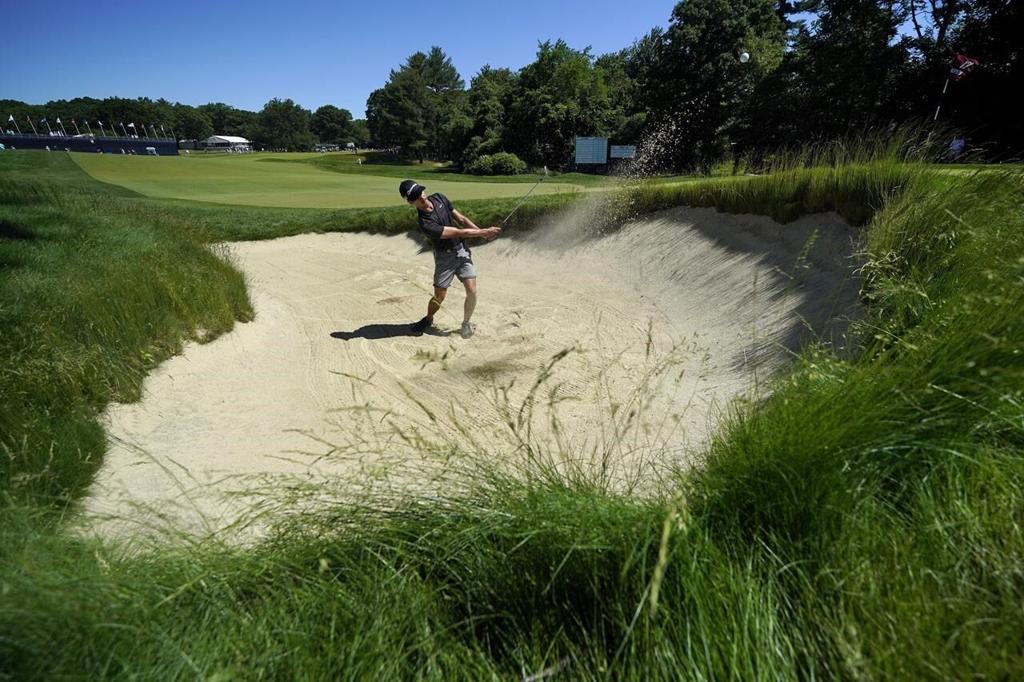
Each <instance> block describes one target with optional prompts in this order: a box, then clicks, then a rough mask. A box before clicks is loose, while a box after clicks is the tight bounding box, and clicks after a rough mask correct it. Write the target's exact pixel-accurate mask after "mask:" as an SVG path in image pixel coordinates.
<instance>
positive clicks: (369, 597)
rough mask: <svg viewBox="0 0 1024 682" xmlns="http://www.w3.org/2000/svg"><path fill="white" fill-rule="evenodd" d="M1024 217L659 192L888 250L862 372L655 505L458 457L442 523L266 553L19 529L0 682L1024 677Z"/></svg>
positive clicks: (429, 500) (38, 519)
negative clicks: (851, 227)
mask: <svg viewBox="0 0 1024 682" xmlns="http://www.w3.org/2000/svg"><path fill="white" fill-rule="evenodd" d="M1022 189H1024V180H1022V176H1021V175H1020V174H1014V173H989V174H977V175H950V174H942V173H937V172H935V171H934V169H932V168H930V167H927V166H924V165H920V164H916V163H905V162H903V161H902V160H900V159H895V160H890V161H886V160H884V159H876V160H874V161H873V162H871V163H854V164H848V163H836V164H833V165H827V166H822V167H817V168H812V169H794V170H791V171H788V172H786V173H777V174H774V175H770V176H765V177H759V178H742V179H736V180H728V181H719V180H713V181H710V182H707V183H700V184H694V185H692V186H685V187H680V188H667V187H661V188H657V189H654V190H650V189H641V190H640V193H639V194H637V195H636V196H638V197H639V198H638V199H637V201H636V203H635V204H634V205H633V206H632V207H631V208H630V210H631V211H634V212H641V211H643V210H650V209H653V208H658V207H663V206H667V205H672V202H676V201H678V202H685V203H691V204H699V205H710V206H716V207H718V208H720V209H723V210H730V211H737V212H766V213H770V214H775V215H778V216H780V217H789V216H792V215H795V214H797V213H800V212H801V211H812V210H837V211H839V212H841V213H843V214H844V215H847V217H848V219H850V220H853V221H854V222H858V223H860V224H864V225H865V227H864V231H863V237H864V241H863V244H864V252H865V253H864V257H865V261H866V264H865V266H864V273H865V281H866V282H867V285H866V289H865V291H864V299H865V301H866V303H867V305H868V313H867V317H866V319H865V320H864V321H863V323H862V324H861V325H860V327H859V329H858V333H857V338H858V339H859V343H860V352H859V353H858V354H857V355H856V356H854V357H852V358H843V359H840V358H836V357H833V356H831V355H829V354H828V352H827V350H826V349H823V348H815V347H812V348H808V349H807V350H806V351H805V352H804V353H803V354H802V355H801V356H800V357H799V358H798V359H797V361H796V362H795V364H794V366H793V367H792V368H791V369H790V370H789V371H787V372H786V373H785V374H783V375H782V376H780V377H779V378H778V379H777V380H776V383H775V384H774V386H773V392H772V394H771V396H770V397H769V398H767V399H766V400H762V401H760V402H750V403H739V404H736V405H734V406H733V407H732V410H731V412H730V414H729V416H728V419H727V421H726V424H725V425H724V428H723V429H722V431H721V432H720V433H719V435H718V436H717V437H716V438H715V440H714V441H713V443H712V444H711V446H710V448H709V451H708V453H707V458H706V462H705V464H704V465H703V466H701V467H700V468H698V469H696V470H693V471H687V472H678V474H677V475H676V478H675V479H674V480H673V483H672V485H670V486H669V487H668V489H667V490H666V492H664V493H662V494H658V495H653V496H650V497H645V498H635V497H624V496H622V495H618V494H616V493H614V492H612V491H610V490H608V489H607V488H606V487H604V486H603V485H602V484H601V483H600V481H598V480H594V479H588V478H587V477H585V476H573V477H566V476H562V475H559V473H558V471H557V470H555V469H554V468H551V467H547V466H544V465H543V464H538V463H537V462H536V461H533V462H530V461H529V460H528V461H527V463H525V464H523V465H522V467H521V468H520V469H518V470H517V469H516V468H515V467H512V468H511V470H509V471H507V472H506V473H502V472H499V471H494V470H488V469H486V468H481V467H474V466H471V465H472V463H473V462H477V461H486V459H487V457H488V456H489V453H462V454H459V453H451V452H448V456H449V457H452V458H453V460H452V461H454V462H459V461H463V462H466V463H467V467H468V468H466V470H465V471H464V474H465V475H464V476H461V477H460V478H459V481H460V483H459V485H457V486H455V485H453V486H452V487H450V488H445V489H442V491H441V492H439V493H438V492H435V493H433V494H430V495H417V494H413V493H411V492H410V493H408V494H407V495H406V496H405V497H397V498H396V497H394V496H387V497H374V496H373V495H369V496H366V497H358V498H354V499H353V498H352V497H351V495H350V494H348V493H346V494H341V493H339V494H338V495H337V496H336V497H332V496H331V495H330V494H329V493H328V492H327V491H318V495H317V497H316V498H315V499H316V500H317V501H318V502H319V504H318V505H317V506H316V507H313V508H311V509H309V510H308V511H306V512H305V513H303V514H299V515H296V516H295V517H294V518H292V519H291V520H289V521H286V522H284V523H282V524H281V525H280V526H279V527H278V528H277V530H276V531H275V532H273V533H271V534H270V535H269V536H268V537H266V538H265V539H264V540H263V541H261V542H259V543H258V544H256V545H255V546H249V547H244V548H239V547H224V546H220V545H219V544H218V543H217V542H216V541H213V540H210V541H207V542H204V543H201V544H198V545H196V544H193V545H184V546H176V545H171V546H154V547H150V548H149V549H148V550H147V551H144V552H143V553H141V554H131V555H129V554H126V553H124V552H123V551H122V550H119V549H118V548H116V547H109V546H101V545H98V544H96V543H95V542H93V541H89V540H83V539H77V538H74V537H72V536H69V535H67V534H66V532H65V531H62V530H61V529H60V528H59V527H56V528H55V527H54V526H53V525H52V521H51V519H49V517H48V516H45V515H42V514H41V512H39V511H38V510H33V508H32V507H24V506H17V507H10V506H9V507H7V508H5V509H4V511H3V512H2V513H3V518H2V519H0V562H2V563H0V595H2V598H0V671H3V673H2V674H6V675H8V676H10V677H12V678H16V679H52V678H55V677H88V678H107V677H119V678H123V677H146V678H161V679H164V678H172V679H173V678H190V679H192V678H196V677H203V678H209V679H221V680H226V679H291V678H302V679H322V678H344V679H366V678H418V679H485V678H499V679H506V678H508V679H515V678H528V677H530V676H535V678H536V676H538V675H539V676H542V677H543V678H544V679H587V678H599V679H645V680H646V679H673V680H674V679H742V680H747V679H772V680H776V679H810V678H827V679H833V678H839V679H865V678H884V679H964V678H968V677H974V678H978V679H1015V678H1017V677H1020V676H1021V674H1022V673H1024V654H1022V651H1021V642H1022V641H1024V610H1022V606H1021V605H1022V604H1024V570H1022V569H1021V567H1022V566H1024V537H1022V530H1021V529H1022V528H1024V518H1022V517H1024V504H1022V501H1024V458H1022V455H1024V328H1022V326H1024V316H1022V314H1021V313H1022V311H1024V212H1022V210H1021V196H1022ZM105 201H109V200H105ZM127 201H128V203H129V204H131V203H132V202H137V201H139V200H137V199H127ZM157 205H159V206H163V207H166V206H167V204H152V205H151V206H157ZM401 208H402V209H405V207H401ZM5 210H7V209H5ZM18 210H21V209H18ZM139 210H141V208H140V209H139ZM197 210H198V209H197ZM202 210H205V209H202ZM406 210H407V209H406ZM858 217H859V219H857V218H858ZM184 222H186V223H187V224H203V221H201V220H198V219H196V218H195V215H189V219H188V220H187V221H184ZM168 227H169V228H171V226H170V225H169V226H168ZM20 229H28V230H31V229H33V228H32V226H28V227H27V228H20ZM171 231H173V230H171ZM2 300H3V301H4V305H5V306H6V305H7V300H8V299H7V298H6V297H5V298H4V299H2ZM165 304H166V303H160V305H165ZM5 310H6V307H5ZM526 442H527V444H528V440H527V441H526ZM442 445H443V444H442ZM503 471H504V470H503ZM325 499H336V501H334V502H330V503H325V502H324V500H325Z"/></svg>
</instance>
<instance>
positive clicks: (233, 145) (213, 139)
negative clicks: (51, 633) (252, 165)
mask: <svg viewBox="0 0 1024 682" xmlns="http://www.w3.org/2000/svg"><path fill="white" fill-rule="evenodd" d="M203 148H204V149H206V151H222V152H251V151H252V143H251V142H249V140H247V139H245V138H244V137H236V136H234V135H211V136H210V137H208V138H206V139H205V140H203Z"/></svg>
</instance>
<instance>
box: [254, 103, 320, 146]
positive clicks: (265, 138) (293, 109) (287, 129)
mask: <svg viewBox="0 0 1024 682" xmlns="http://www.w3.org/2000/svg"><path fill="white" fill-rule="evenodd" d="M310 118H311V114H310V112H309V110H308V109H303V108H302V107H300V106H299V105H298V104H296V103H295V102H293V101H292V100H290V99H285V100H282V99H277V98H274V99H272V100H270V101H269V102H267V103H266V104H265V105H264V106H263V110H262V111H260V113H259V139H260V141H261V142H264V143H266V144H267V145H269V146H270V147H272V148H275V149H286V150H288V151H298V150H307V149H310V148H312V147H313V144H314V143H315V141H316V140H315V138H314V137H313V133H312V132H310V130H309V121H310Z"/></svg>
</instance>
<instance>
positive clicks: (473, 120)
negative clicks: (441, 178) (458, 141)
mask: <svg viewBox="0 0 1024 682" xmlns="http://www.w3.org/2000/svg"><path fill="white" fill-rule="evenodd" d="M515 80H516V77H515V74H513V73H512V72H511V71H510V70H509V69H493V68H491V67H490V65H485V66H484V67H482V68H481V69H480V71H479V72H478V73H477V74H476V75H475V76H473V80H472V83H471V84H470V87H469V100H468V103H467V117H468V118H469V120H470V129H469V131H468V133H467V135H468V139H467V141H466V144H465V145H464V147H463V149H462V156H461V163H462V167H463V168H465V167H467V166H469V165H470V164H471V163H473V162H474V161H475V160H476V159H477V158H478V157H479V156H482V155H485V154H494V153H496V152H500V151H502V138H503V137H504V133H505V110H506V108H507V107H508V104H509V99H510V97H511V94H512V89H513V87H514V86H515Z"/></svg>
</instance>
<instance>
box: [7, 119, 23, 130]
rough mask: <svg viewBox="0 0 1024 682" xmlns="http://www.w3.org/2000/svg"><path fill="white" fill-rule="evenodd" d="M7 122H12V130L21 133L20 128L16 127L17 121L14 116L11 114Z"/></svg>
mask: <svg viewBox="0 0 1024 682" xmlns="http://www.w3.org/2000/svg"><path fill="white" fill-rule="evenodd" d="M8 122H9V123H13V124H14V132H16V133H18V134H19V135H21V128H19V127H18V122H17V121H16V120H15V119H14V116H11V118H10V119H8Z"/></svg>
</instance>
